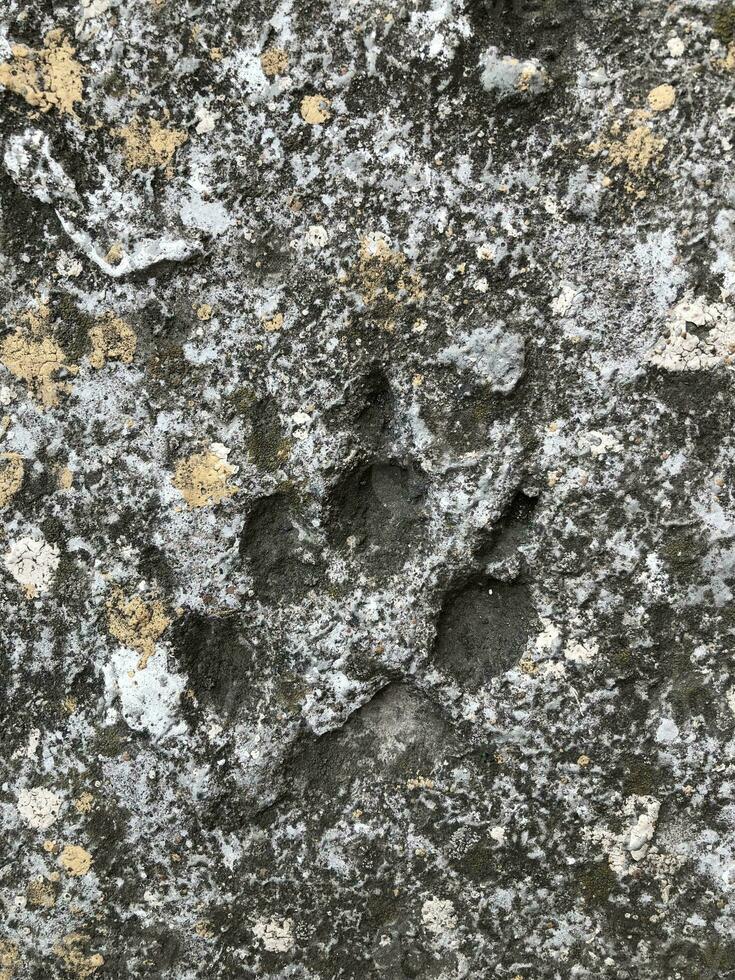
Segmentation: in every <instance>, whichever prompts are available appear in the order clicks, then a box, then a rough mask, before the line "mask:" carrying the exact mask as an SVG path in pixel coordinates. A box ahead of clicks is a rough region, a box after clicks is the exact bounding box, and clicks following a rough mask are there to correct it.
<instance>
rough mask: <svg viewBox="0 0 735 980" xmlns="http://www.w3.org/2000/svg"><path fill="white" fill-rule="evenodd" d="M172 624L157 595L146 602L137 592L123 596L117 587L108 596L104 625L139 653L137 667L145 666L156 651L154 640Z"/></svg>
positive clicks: (142, 668) (123, 642)
mask: <svg viewBox="0 0 735 980" xmlns="http://www.w3.org/2000/svg"><path fill="white" fill-rule="evenodd" d="M170 625H171V617H170V616H168V615H167V613H166V608H165V606H164V605H163V603H162V602H160V601H159V600H158V599H154V600H153V601H152V602H146V601H145V600H144V599H142V598H141V597H140V596H138V595H134V596H133V597H132V598H131V599H126V598H125V596H124V594H123V592H122V590H120V589H116V590H115V592H114V594H113V595H112V596H111V598H110V599H108V600H107V628H108V629H109V631H110V633H111V634H112V636H114V637H115V639H116V640H119V641H120V643H122V644H124V645H125V646H126V647H130V649H131V650H136V651H137V652H138V653H139V654H140V660H139V661H138V670H145V668H146V666H147V665H148V661H149V660H150V659H151V657H152V656H153V654H154V653H155V652H156V642H157V641H158V640H159V639H160V638H161V637H162V636H163V634H164V633H165V632H166V630H167V629H168V627H169V626H170Z"/></svg>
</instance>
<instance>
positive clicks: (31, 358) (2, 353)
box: [0, 329, 76, 408]
mask: <svg viewBox="0 0 735 980" xmlns="http://www.w3.org/2000/svg"><path fill="white" fill-rule="evenodd" d="M0 362H2V363H3V364H4V365H5V367H6V368H7V369H8V371H10V373H11V374H12V375H14V376H15V377H16V378H19V379H20V380H21V381H24V382H25V383H26V385H27V386H28V388H29V390H30V391H31V394H32V395H33V396H34V397H35V398H37V399H38V400H39V401H40V402H41V404H42V405H43V406H44V407H45V408H55V407H56V406H57V405H58V404H59V401H60V398H61V395H62V394H65V393H68V392H69V391H71V385H70V384H69V383H68V382H65V381H58V380H57V379H56V375H57V374H58V372H59V371H61V370H67V371H71V372H72V373H75V372H76V368H74V367H72V366H71V365H69V364H67V363H66V358H65V355H64V352H63V350H62V349H61V348H60V347H59V345H58V344H57V343H56V342H55V341H54V340H52V339H51V338H50V337H39V336H32V335H30V334H29V333H27V332H26V331H24V330H22V329H19V330H16V331H15V332H14V333H11V334H9V335H8V336H7V337H5V338H4V339H3V341H2V343H0Z"/></svg>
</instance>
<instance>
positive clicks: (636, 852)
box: [584, 794, 661, 878]
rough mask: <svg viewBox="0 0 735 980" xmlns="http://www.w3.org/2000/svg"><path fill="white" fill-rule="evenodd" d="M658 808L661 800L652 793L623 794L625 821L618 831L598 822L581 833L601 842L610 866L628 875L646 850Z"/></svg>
mask: <svg viewBox="0 0 735 980" xmlns="http://www.w3.org/2000/svg"><path fill="white" fill-rule="evenodd" d="M660 808H661V803H660V801H659V800H657V799H656V798H655V797H653V796H638V795H636V794H633V795H631V796H629V797H627V798H626V800H625V803H624V805H623V817H624V818H626V821H625V823H624V826H623V829H622V830H621V831H620V832H619V833H613V832H612V831H610V830H608V829H607V828H605V827H604V826H602V825H597V826H596V827H594V828H592V829H587V830H585V832H584V833H585V836H586V837H587V838H588V839H589V840H590V841H592V842H593V843H596V844H600V845H601V846H602V850H603V852H604V854H605V856H606V857H607V860H608V864H609V867H610V869H611V870H612V871H614V872H615V873H616V874H617V875H618V876H620V877H621V878H622V877H625V876H626V875H629V874H630V873H631V871H632V870H633V868H634V867H635V865H636V864H637V863H639V862H641V861H643V860H644V858H645V857H646V855H647V854H648V850H649V847H650V846H651V841H652V840H653V836H654V834H655V832H656V823H657V821H658V814H659V810H660Z"/></svg>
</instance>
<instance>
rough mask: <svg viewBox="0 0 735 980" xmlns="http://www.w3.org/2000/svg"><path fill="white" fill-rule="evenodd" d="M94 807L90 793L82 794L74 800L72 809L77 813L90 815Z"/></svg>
mask: <svg viewBox="0 0 735 980" xmlns="http://www.w3.org/2000/svg"><path fill="white" fill-rule="evenodd" d="M93 807H94V797H93V796H92V794H91V793H82V794H81V796H78V797H77V798H76V800H74V809H75V810H76V811H77V813H91V812H92V808H93Z"/></svg>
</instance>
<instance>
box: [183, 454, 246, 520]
mask: <svg viewBox="0 0 735 980" xmlns="http://www.w3.org/2000/svg"><path fill="white" fill-rule="evenodd" d="M228 452H229V450H228V449H226V448H225V447H224V446H223V445H221V444H220V443H218V442H214V443H212V445H211V446H210V447H209V449H208V450H207V451H205V452H201V453H193V454H192V455H191V456H188V457H187V458H186V459H182V460H181V462H180V463H179V464H178V466H177V467H176V473H175V474H174V477H173V480H172V483H173V485H174V486H175V487H176V489H177V490H178V491H179V493H180V494H181V495H182V497H183V498H184V500H185V501H186V503H187V504H188V505H189V507H209V506H212V505H213V504H219V503H221V502H222V501H223V500H226V499H227V498H228V497H232V496H234V495H235V494H236V493H237V491H238V487H236V486H235V485H234V484H232V483H228V480H229V478H230V477H231V476H234V475H235V474H236V473H237V467H236V466H232V465H231V464H230V463H228V462H227V454H228Z"/></svg>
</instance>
